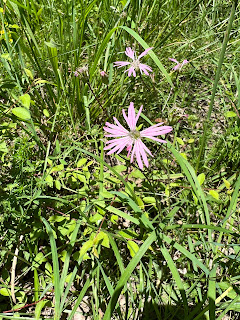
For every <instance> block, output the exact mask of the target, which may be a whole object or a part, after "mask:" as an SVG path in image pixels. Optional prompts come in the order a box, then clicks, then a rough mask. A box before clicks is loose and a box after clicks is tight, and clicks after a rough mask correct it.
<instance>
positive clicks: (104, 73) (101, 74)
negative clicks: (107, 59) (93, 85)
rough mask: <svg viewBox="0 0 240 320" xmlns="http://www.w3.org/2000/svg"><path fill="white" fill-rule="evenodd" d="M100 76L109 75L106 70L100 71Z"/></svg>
mask: <svg viewBox="0 0 240 320" xmlns="http://www.w3.org/2000/svg"><path fill="white" fill-rule="evenodd" d="M100 76H101V77H108V74H107V73H106V72H105V71H103V70H102V71H100Z"/></svg>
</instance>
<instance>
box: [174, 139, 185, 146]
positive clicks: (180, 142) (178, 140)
mask: <svg viewBox="0 0 240 320" xmlns="http://www.w3.org/2000/svg"><path fill="white" fill-rule="evenodd" d="M176 139H177V142H178V143H179V144H180V145H181V146H184V141H183V139H181V138H176Z"/></svg>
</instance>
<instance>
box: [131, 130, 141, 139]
mask: <svg viewBox="0 0 240 320" xmlns="http://www.w3.org/2000/svg"><path fill="white" fill-rule="evenodd" d="M129 136H130V137H131V138H132V139H134V140H137V139H139V138H140V137H141V135H140V132H139V131H137V130H132V131H130V132H129Z"/></svg>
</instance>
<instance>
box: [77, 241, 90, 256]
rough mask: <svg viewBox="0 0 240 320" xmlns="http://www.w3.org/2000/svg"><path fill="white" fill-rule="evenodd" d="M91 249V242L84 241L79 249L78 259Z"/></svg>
mask: <svg viewBox="0 0 240 320" xmlns="http://www.w3.org/2000/svg"><path fill="white" fill-rule="evenodd" d="M92 247H93V240H88V241H86V242H85V243H84V244H83V246H82V248H81V249H80V259H81V258H82V257H83V256H84V255H85V253H87V251H88V250H89V249H90V248H92Z"/></svg>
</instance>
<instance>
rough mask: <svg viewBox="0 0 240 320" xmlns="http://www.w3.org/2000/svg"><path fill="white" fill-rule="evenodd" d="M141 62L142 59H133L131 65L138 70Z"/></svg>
mask: <svg viewBox="0 0 240 320" xmlns="http://www.w3.org/2000/svg"><path fill="white" fill-rule="evenodd" d="M139 64H140V61H139V60H138V59H136V60H133V62H131V66H132V67H133V68H134V69H135V70H136V71H137V70H138V69H139Z"/></svg>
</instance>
